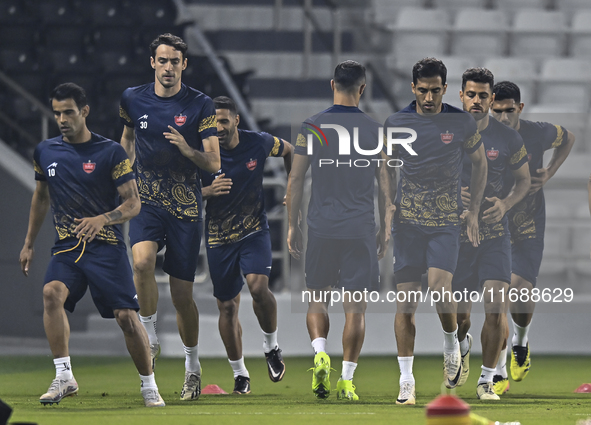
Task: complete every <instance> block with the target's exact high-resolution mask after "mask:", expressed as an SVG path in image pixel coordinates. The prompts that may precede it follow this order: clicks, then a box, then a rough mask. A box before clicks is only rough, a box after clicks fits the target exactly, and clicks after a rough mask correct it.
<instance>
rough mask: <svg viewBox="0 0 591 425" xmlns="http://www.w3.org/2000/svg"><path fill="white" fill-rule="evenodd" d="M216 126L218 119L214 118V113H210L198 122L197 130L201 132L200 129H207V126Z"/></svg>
mask: <svg viewBox="0 0 591 425" xmlns="http://www.w3.org/2000/svg"><path fill="white" fill-rule="evenodd" d="M217 126H218V120H217V118H216V116H215V115H211V116H209V117H207V118H204V119H203V120H202V121H201V122H200V123H199V130H198V132H199V133H201V132H202V131H205V130H207V129H208V128H217Z"/></svg>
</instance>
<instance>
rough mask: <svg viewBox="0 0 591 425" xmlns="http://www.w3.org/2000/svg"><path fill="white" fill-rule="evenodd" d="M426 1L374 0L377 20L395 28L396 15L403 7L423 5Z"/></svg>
mask: <svg viewBox="0 0 591 425" xmlns="http://www.w3.org/2000/svg"><path fill="white" fill-rule="evenodd" d="M424 5H425V2H424V1H416V0H399V1H392V0H373V7H374V15H375V22H376V23H378V24H384V25H385V26H387V27H389V28H394V23H395V22H396V17H397V15H398V13H399V12H400V9H402V8H403V7H421V6H424Z"/></svg>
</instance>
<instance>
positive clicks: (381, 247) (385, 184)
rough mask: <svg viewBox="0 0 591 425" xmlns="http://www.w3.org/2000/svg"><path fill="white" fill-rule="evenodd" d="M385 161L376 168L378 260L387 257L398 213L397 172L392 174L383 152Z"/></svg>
mask: <svg viewBox="0 0 591 425" xmlns="http://www.w3.org/2000/svg"><path fill="white" fill-rule="evenodd" d="M381 156H382V158H381V159H383V160H384V162H383V165H382V166H380V167H376V178H377V180H378V212H379V214H380V230H379V231H378V234H377V237H376V242H377V245H378V260H381V259H382V258H384V256H385V255H386V251H387V249H388V243H389V242H390V234H391V230H392V218H393V217H394V213H395V212H396V206H395V205H394V204H393V203H392V199H394V198H392V197H391V196H392V194H394V196H396V189H392V186H394V188H395V187H396V172H395V171H394V172H393V173H391V172H390V171H389V168H391V167H387V166H386V165H385V164H387V161H388V159H389V158H388V156H387V155H386V154H385V153H384V152H382V153H381Z"/></svg>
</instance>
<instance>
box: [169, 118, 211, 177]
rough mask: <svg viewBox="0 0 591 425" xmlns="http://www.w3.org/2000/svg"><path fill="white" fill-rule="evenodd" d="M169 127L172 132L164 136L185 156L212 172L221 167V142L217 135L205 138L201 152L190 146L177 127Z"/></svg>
mask: <svg viewBox="0 0 591 425" xmlns="http://www.w3.org/2000/svg"><path fill="white" fill-rule="evenodd" d="M168 128H169V130H170V133H168V132H165V133H163V134H164V137H166V138H167V139H168V141H169V142H170V143H172V144H173V145H175V146H176V147H178V148H179V151H180V152H181V154H182V155H183V156H184V157H186V158H189V159H190V160H191V161H193V162H194V163H195V165H197V166H198V167H199V168H201V169H202V170H205V171H209V172H210V173H215V172H216V171H217V170H219V169H220V166H221V160H220V143H219V141H218V137H217V136H209V137H208V138H207V139H203V152H201V151H199V150H197V149H193V148H192V147H191V146H189V144H188V143H187V141H186V140H185V138H184V137H183V135H182V134H181V133H179V132H178V131H177V130H176V129H175V128H173V127H172V126H170V125H169V126H168Z"/></svg>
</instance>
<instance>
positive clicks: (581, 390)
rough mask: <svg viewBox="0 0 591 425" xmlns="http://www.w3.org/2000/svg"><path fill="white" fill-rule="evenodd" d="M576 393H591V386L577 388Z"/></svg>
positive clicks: (585, 385)
mask: <svg viewBox="0 0 591 425" xmlns="http://www.w3.org/2000/svg"><path fill="white" fill-rule="evenodd" d="M574 392H575V393H591V384H583V385H581V386H580V387H579V388H577V389H576V390H575V391H574Z"/></svg>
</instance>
